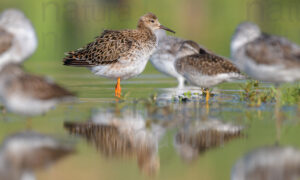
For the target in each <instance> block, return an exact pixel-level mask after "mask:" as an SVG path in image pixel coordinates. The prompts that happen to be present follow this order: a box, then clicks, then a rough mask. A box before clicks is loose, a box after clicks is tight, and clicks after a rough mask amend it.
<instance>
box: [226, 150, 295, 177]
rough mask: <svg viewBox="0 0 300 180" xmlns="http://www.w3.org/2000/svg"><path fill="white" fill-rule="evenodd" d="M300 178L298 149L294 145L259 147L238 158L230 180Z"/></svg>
mask: <svg viewBox="0 0 300 180" xmlns="http://www.w3.org/2000/svg"><path fill="white" fill-rule="evenodd" d="M299 178H300V151H299V150H298V149H296V148H294V147H279V146H272V147H261V148H258V149H255V150H253V151H252V152H250V153H248V154H246V155H245V156H243V157H242V158H241V159H239V160H238V161H237V162H236V164H235V165H234V167H233V168H232V171H231V179H232V180H296V179H299Z"/></svg>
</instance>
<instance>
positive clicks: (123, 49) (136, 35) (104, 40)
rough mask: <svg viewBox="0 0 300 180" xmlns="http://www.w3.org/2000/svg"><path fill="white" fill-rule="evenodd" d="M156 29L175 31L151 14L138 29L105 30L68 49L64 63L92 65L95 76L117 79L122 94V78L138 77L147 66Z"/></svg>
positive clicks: (154, 45)
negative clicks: (90, 39) (81, 45)
mask: <svg viewBox="0 0 300 180" xmlns="http://www.w3.org/2000/svg"><path fill="white" fill-rule="evenodd" d="M157 29H164V30H167V31H170V32H173V33H174V31H172V30H170V29H169V28H166V27H164V26H163V25H161V24H160V23H159V21H158V18H157V17H156V16H155V15H154V14H152V13H148V14H146V15H144V16H142V17H141V18H140V19H139V21H138V25H137V28H136V29H132V30H119V31H115V30H105V31H104V32H103V33H102V34H101V35H100V36H99V37H97V38H96V39H95V41H93V42H91V43H89V44H88V45H86V46H85V47H83V48H80V49H78V50H76V51H70V52H68V53H67V56H66V57H65V58H64V60H63V62H64V65H67V66H81V67H82V66H83V67H89V68H90V69H91V71H92V72H93V73H94V74H95V75H98V76H102V77H106V78H111V79H117V85H116V88H115V96H117V97H120V96H121V86H120V80H121V79H129V78H132V77H135V76H137V75H139V74H140V73H142V72H143V70H144V69H145V66H146V64H147V62H148V59H149V57H150V55H151V54H152V52H153V51H154V50H155V48H156V46H157V38H156V35H155V33H154V31H155V30H157Z"/></svg>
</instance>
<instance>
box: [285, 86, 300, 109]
mask: <svg viewBox="0 0 300 180" xmlns="http://www.w3.org/2000/svg"><path fill="white" fill-rule="evenodd" d="M281 94H282V95H281V103H282V104H283V105H295V104H299V103H300V85H299V84H298V85H296V86H292V87H283V88H282V89H281Z"/></svg>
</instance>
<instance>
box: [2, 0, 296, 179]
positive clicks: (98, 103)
mask: <svg viewBox="0 0 300 180" xmlns="http://www.w3.org/2000/svg"><path fill="white" fill-rule="evenodd" d="M6 8H18V9H21V10H22V11H24V12H25V14H26V16H27V17H28V18H29V19H30V20H31V21H32V23H33V25H34V27H35V28H36V32H37V35H38V40H39V46H38V49H37V51H36V53H35V54H34V55H33V56H32V57H30V58H29V60H28V61H26V62H25V68H26V69H27V70H29V71H30V72H32V73H35V74H41V75H47V76H51V77H53V78H54V79H55V81H57V82H58V83H60V84H62V85H63V86H65V87H66V88H68V89H70V90H71V91H74V92H76V93H77V95H78V96H79V97H80V103H77V104H75V105H72V106H69V105H61V106H59V107H57V108H56V109H55V110H54V111H51V112H49V113H48V114H47V115H46V116H42V117H35V118H33V119H32V129H33V130H36V131H38V132H41V133H47V134H55V135H57V136H59V137H60V136H62V137H69V136H68V135H69V132H68V131H67V130H66V129H65V128H64V122H65V121H75V122H86V121H87V120H89V119H90V117H91V114H92V112H93V110H94V109H95V108H100V109H101V108H102V109H104V111H107V109H109V107H110V106H111V107H114V105H115V104H113V105H111V104H109V103H108V102H110V101H114V99H113V98H114V94H113V88H114V84H115V82H114V81H111V80H106V79H103V78H99V77H96V76H94V75H92V73H90V71H89V70H88V69H86V68H74V67H65V66H63V65H62V59H63V57H64V52H67V51H70V50H74V49H77V48H80V47H82V46H84V45H85V44H87V43H88V42H91V41H93V40H94V38H95V37H96V36H98V35H100V34H101V32H102V31H103V30H104V29H125V28H130V29H133V28H135V27H136V24H137V21H138V19H139V17H140V16H142V15H144V14H145V13H147V12H153V13H155V14H156V15H157V16H158V18H159V21H160V22H161V23H162V24H163V25H165V26H167V27H169V28H171V29H172V30H175V31H176V34H175V36H178V37H181V38H184V39H192V40H194V41H197V42H198V43H200V44H202V45H203V46H205V47H206V48H208V49H210V50H212V51H214V52H216V53H218V54H220V55H223V56H227V57H229V56H230V48H229V44H230V40H231V36H232V34H233V32H234V30H235V28H236V27H237V25H238V24H239V23H241V22H242V21H252V22H254V23H257V24H258V25H259V26H260V27H261V28H262V30H263V31H265V32H268V33H271V34H277V35H280V36H285V37H287V38H288V39H290V40H292V41H294V42H296V43H298V44H300V13H299V12H300V1H299V0H285V1H281V0H230V1H224V0H1V1H0V11H3V10H4V9H6ZM156 74H157V75H156ZM153 79H154V80H153ZM176 84H177V82H176V80H175V79H172V78H167V77H165V76H163V75H161V74H160V73H159V72H158V71H156V70H155V69H154V68H153V67H152V65H151V63H148V65H147V68H146V70H145V71H144V72H143V74H142V75H141V76H139V77H138V78H133V79H130V80H128V81H125V82H124V90H125V92H126V93H127V92H133V93H131V95H130V96H131V97H134V98H149V97H150V96H151V95H153V93H156V91H157V89H158V88H169V87H175V86H176ZM218 87H219V88H220V89H222V90H224V89H225V91H226V93H228V94H229V95H230V96H229V97H230V98H228V97H227V96H225V99H222V100H216V102H214V103H213V104H212V110H211V114H210V115H211V116H214V117H217V118H218V119H220V120H224V121H225V122H233V123H237V124H242V125H244V126H245V127H246V128H245V129H246V130H245V134H246V136H245V138H239V139H235V140H233V141H231V142H230V143H228V144H226V146H224V145H223V144H221V145H220V147H222V148H220V149H217V148H216V149H214V150H211V151H207V152H205V153H202V152H201V153H199V154H200V155H199V157H198V158H195V162H192V163H191V164H187V163H183V162H182V160H181V159H180V157H179V155H178V154H177V152H176V150H175V148H174V147H173V146H174V145H173V143H174V135H175V134H176V133H177V129H176V128H174V129H171V130H168V131H167V132H166V135H165V136H164V138H163V139H162V140H161V142H160V146H159V150H158V152H157V153H158V154H159V156H160V167H158V168H157V169H159V168H160V172H159V175H158V176H157V179H164V180H165V179H172V180H175V179H201V178H202V179H205V180H210V179H211V180H219V179H229V178H230V170H231V168H232V166H233V165H234V163H235V161H236V160H237V159H239V158H241V157H242V156H243V155H245V153H247V152H249V151H250V150H252V149H254V148H257V147H261V146H265V145H273V144H275V141H276V133H277V131H276V126H275V123H274V119H273V115H274V111H273V110H272V107H273V104H269V105H268V106H262V107H257V108H253V107H252V108H250V107H248V106H247V104H246V103H245V102H244V101H239V99H238V98H239V94H240V92H239V90H240V89H241V86H240V84H238V83H224V84H222V85H220V86H218ZM267 87H269V86H267ZM298 87H299V85H298ZM122 88H123V86H122ZM228 90H232V91H230V92H229V91H228ZM225 91H224V92H225ZM297 92H299V91H297ZM283 94H288V93H283ZM287 96H288V95H287ZM109 98H110V99H109ZM232 99H233V100H232ZM236 99H238V100H236ZM188 108H190V107H188ZM192 108H194V106H193V104H192V105H191V108H190V109H192ZM141 109H142V108H141ZM144 109H146V108H144ZM190 109H188V110H190ZM203 109H204V108H203V107H202V106H201V107H200V108H199V109H196V110H195V112H200V110H201V113H202V110H203ZM284 110H285V111H286V112H285V114H284V117H285V118H286V121H285V123H284V126H283V128H282V137H281V141H280V144H281V145H292V146H295V147H300V142H299V140H298V139H297V138H295V137H299V132H300V131H299V129H300V123H299V118H298V117H299V116H300V115H299V112H300V110H298V109H297V107H295V106H290V107H289V106H288V107H285V108H284ZM142 112H143V111H142ZM172 113H173V112H172ZM179 114H180V113H179ZM195 114H196V115H197V113H195ZM202 114H204V113H202ZM1 115H2V116H3V117H1V118H2V119H1V120H0V142H3V140H4V139H5V138H6V137H7V136H8V135H10V134H13V133H16V132H19V131H23V130H25V121H24V119H25V118H23V117H18V116H14V115H11V114H9V115H3V114H1ZM175 115H176V114H175ZM159 117H167V116H166V115H165V114H163V115H161V116H159ZM193 118H194V117H192V118H191V119H193ZM197 118H198V119H197ZM197 118H194V119H196V120H199V117H198V116H197ZM145 119H147V118H145ZM147 120H148V119H147ZM171 120H173V119H171ZM192 125H193V124H192ZM181 127H185V126H183V125H182V126H181V125H178V129H180V128H181ZM248 127H249V128H248ZM95 137H97V136H95ZM91 144H92V143H88V142H86V141H85V139H84V138H82V139H81V141H79V145H78V146H77V149H76V152H77V153H76V155H74V156H70V157H69V158H68V159H66V160H65V161H62V162H61V163H58V164H56V165H55V166H54V167H52V168H50V170H48V171H47V172H46V173H45V172H38V174H37V177H38V178H37V179H43V180H47V179H49V180H50V179H51V180H53V179H66V180H67V179H72V180H77V179H78V180H81V179H100V178H103V179H124V177H126V178H128V179H129V178H130V179H153V178H152V177H150V178H148V177H147V176H144V175H143V174H142V173H141V172H140V170H139V168H138V163H139V162H137V161H136V160H132V159H130V160H128V161H122V159H121V160H120V159H118V158H112V159H109V158H107V157H106V156H105V155H103V154H101V153H99V152H98V151H97V150H96V148H95V147H94V146H93V145H91ZM116 172H118V173H116ZM154 178H155V177H154Z"/></svg>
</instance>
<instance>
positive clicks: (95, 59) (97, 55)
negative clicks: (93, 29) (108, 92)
mask: <svg viewBox="0 0 300 180" xmlns="http://www.w3.org/2000/svg"><path fill="white" fill-rule="evenodd" d="M129 32H130V31H127V30H124V31H110V30H105V31H104V32H103V33H102V35H101V36H99V37H97V38H96V40H95V41H94V42H91V43H89V44H88V45H87V46H86V47H84V48H81V49H78V50H76V51H71V52H69V53H68V56H67V57H66V58H65V59H64V64H65V65H75V66H76V65H81V66H96V65H101V64H112V63H116V62H117V61H118V60H119V59H120V57H122V56H124V55H125V54H124V53H127V52H128V51H129V50H130V49H131V47H132V44H133V37H131V36H128V35H129V34H130V35H134V33H129Z"/></svg>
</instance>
